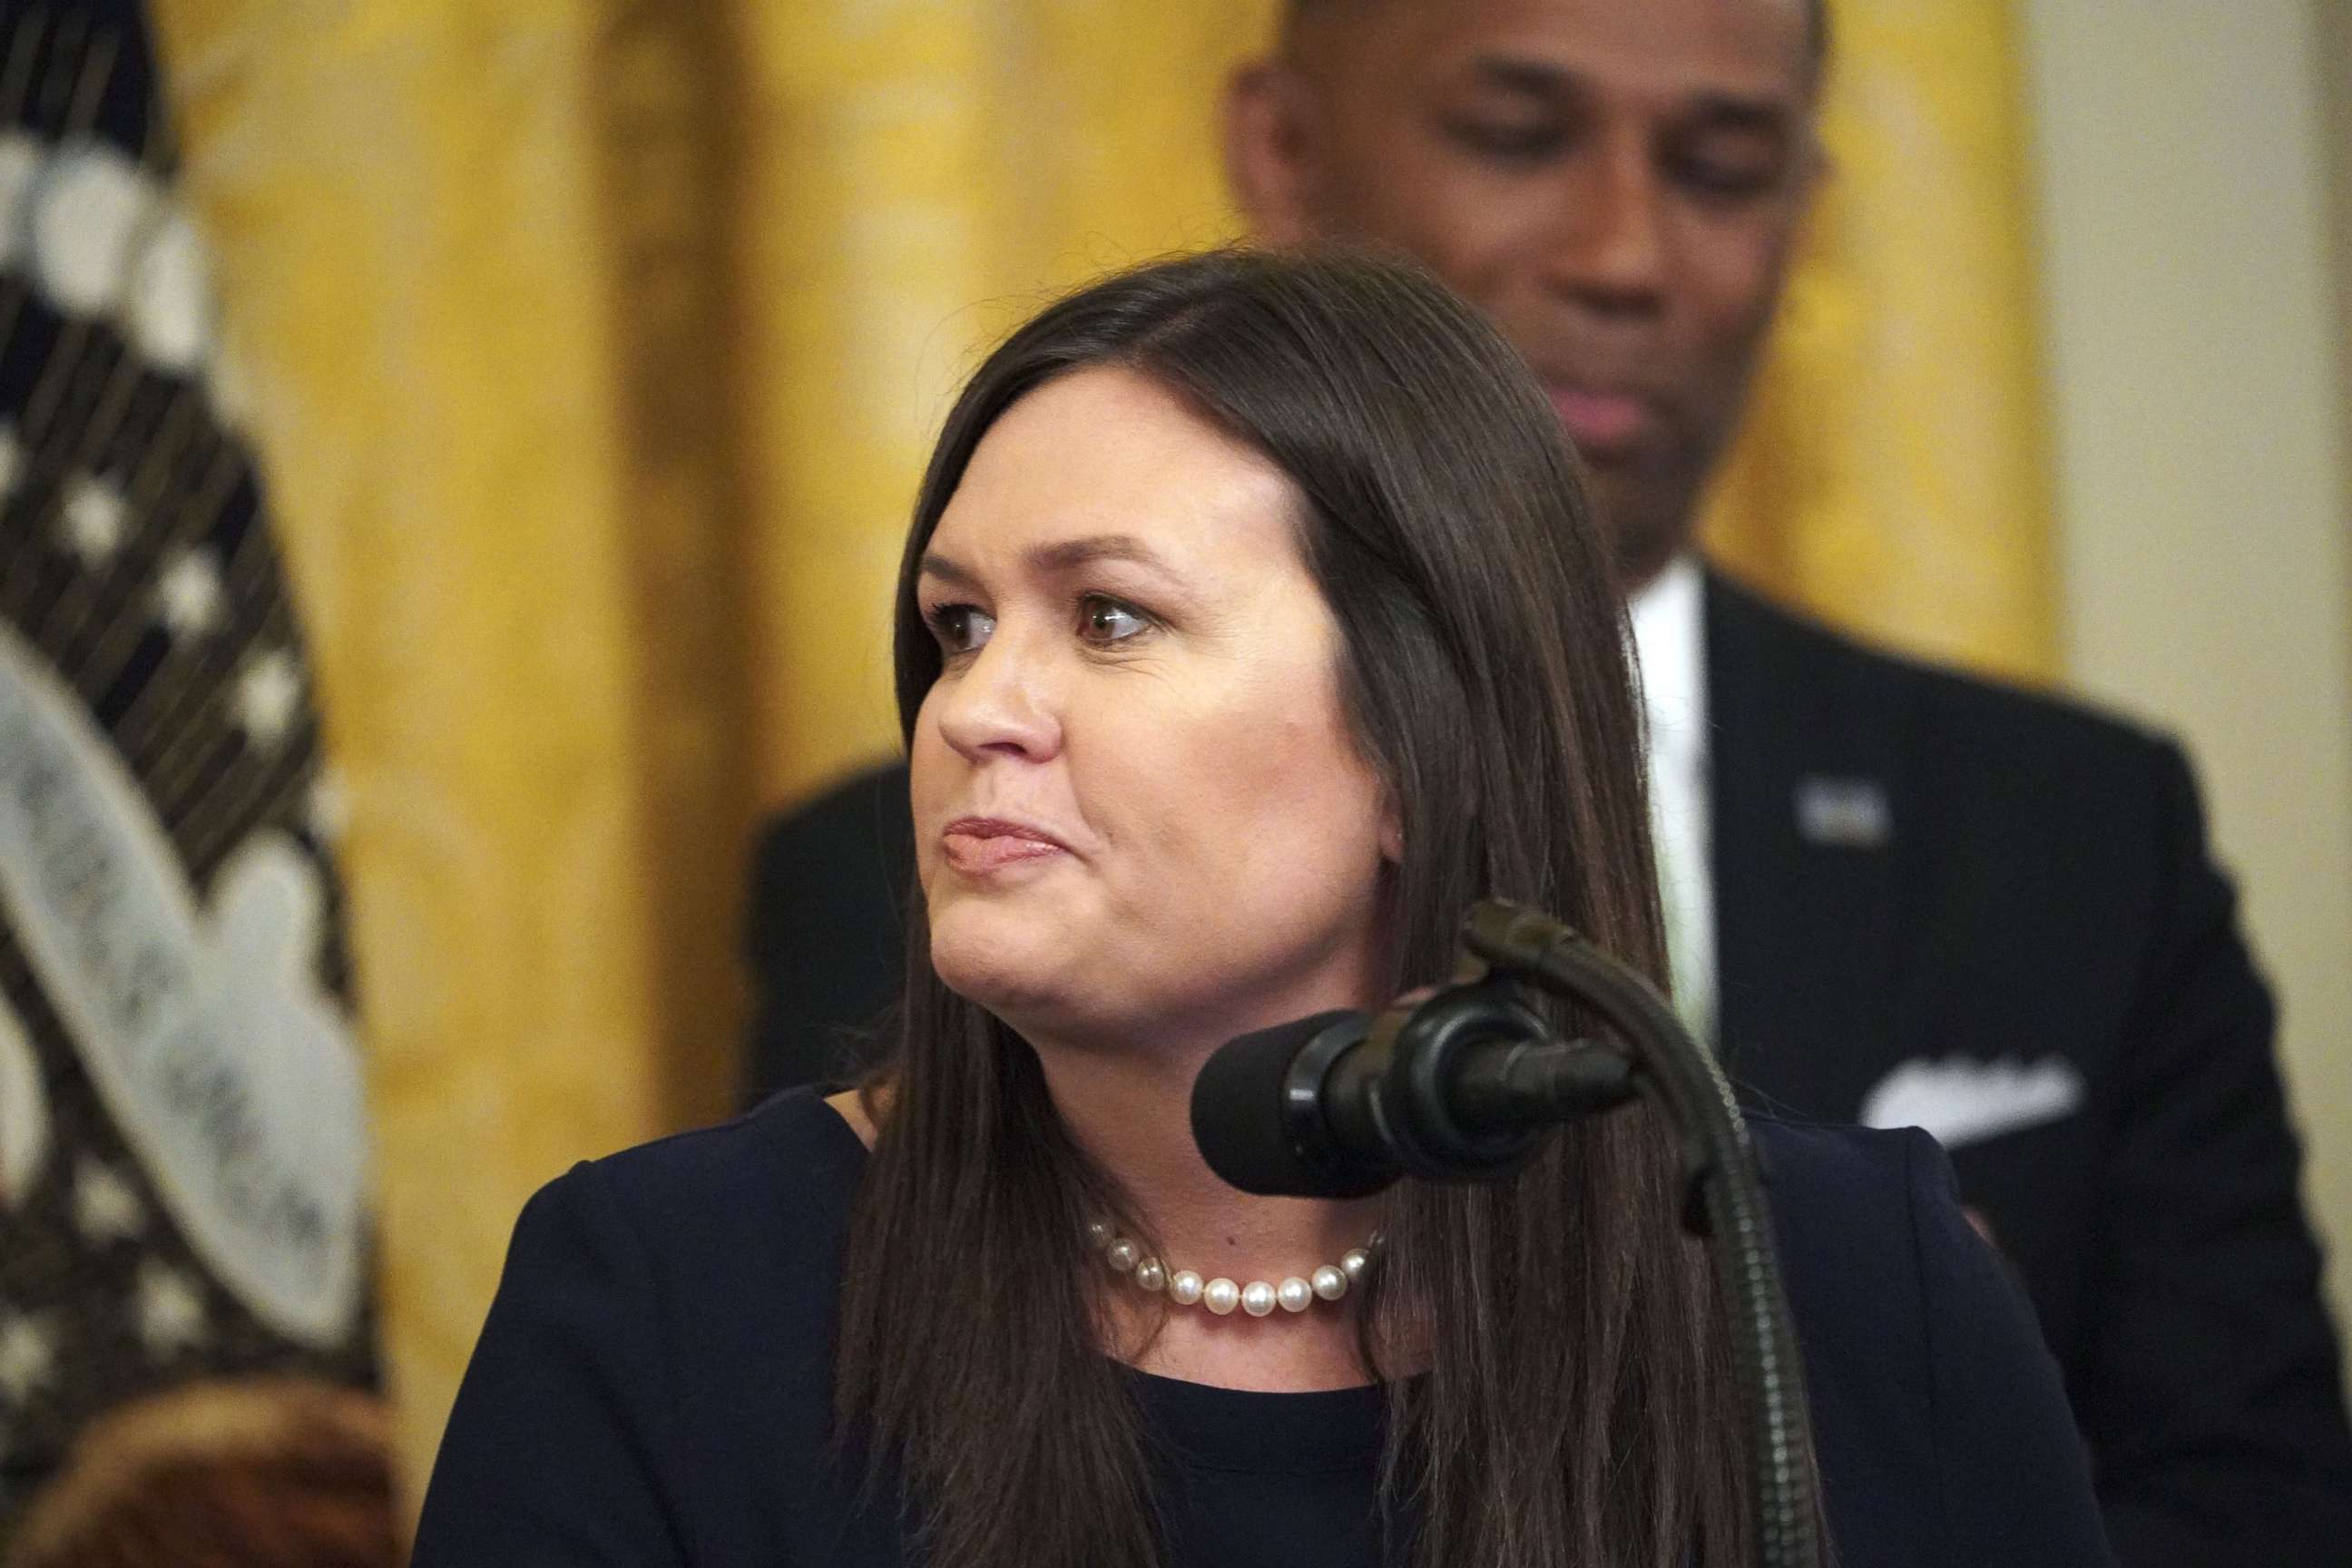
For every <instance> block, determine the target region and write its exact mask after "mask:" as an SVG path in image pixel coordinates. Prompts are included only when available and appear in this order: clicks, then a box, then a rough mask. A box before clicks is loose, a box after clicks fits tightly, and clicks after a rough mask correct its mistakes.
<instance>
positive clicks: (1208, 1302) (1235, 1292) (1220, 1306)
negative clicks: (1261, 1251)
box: [1201, 1276, 1242, 1318]
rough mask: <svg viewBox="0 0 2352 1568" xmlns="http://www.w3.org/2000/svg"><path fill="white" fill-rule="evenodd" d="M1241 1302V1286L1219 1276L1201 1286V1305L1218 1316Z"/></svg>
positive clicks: (1221, 1315)
mask: <svg viewBox="0 0 2352 1568" xmlns="http://www.w3.org/2000/svg"><path fill="white" fill-rule="evenodd" d="M1241 1304H1242V1288H1241V1287H1240V1286H1238V1285H1236V1284H1234V1282H1233V1281H1232V1280H1230V1279H1224V1278H1223V1277H1222V1276H1220V1277H1219V1278H1217V1279H1212V1280H1210V1281H1209V1282H1208V1283H1207V1284H1206V1285H1203V1286H1202V1287H1201V1305H1202V1306H1204V1307H1206V1308H1208V1309H1209V1310H1211V1311H1212V1312H1214V1313H1216V1314H1217V1316H1219V1317H1220V1318H1222V1317H1223V1316H1224V1315H1225V1314H1226V1313H1228V1312H1230V1311H1232V1310H1234V1308H1235V1307H1238V1306H1240V1305H1241Z"/></svg>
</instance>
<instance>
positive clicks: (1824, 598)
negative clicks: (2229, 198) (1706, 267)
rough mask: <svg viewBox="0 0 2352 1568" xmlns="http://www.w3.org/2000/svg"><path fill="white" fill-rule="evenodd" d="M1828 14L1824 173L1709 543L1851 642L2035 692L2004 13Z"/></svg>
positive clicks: (2037, 634)
mask: <svg viewBox="0 0 2352 1568" xmlns="http://www.w3.org/2000/svg"><path fill="white" fill-rule="evenodd" d="M1832 14H1833V16H1834V17H1835V21H1836V37H1837V58H1836V59H1835V61H1834V62H1833V64H1832V78H1831V82H1830V89H1829V94H1828V97H1827V100H1826V101H1825V104H1824V112H1823V116H1822V121H1823V122H1822V135H1823V139H1824V141H1825V142H1826V143H1827V147H1828V151H1829V154H1830V160H1831V173H1830V177H1829V179H1828V181H1827V183H1826V184H1825V185H1824V186H1823V189H1822V199H1821V203H1820V205H1819V206H1818V208H1817V209H1816V210H1815V213H1814V216H1813V222H1812V225H1811V232H1810V233H1809V235H1808V237H1807V245H1806V247H1805V251H1804V256H1803V260H1802V265H1801V266H1800V267H1799V268H1798V269H1797V272H1796V274H1795V276H1794V278H1793V279H1791V281H1790V288H1789V293H1788V297H1787V299H1786V300H1785V301H1784V304H1783V309H1782V312H1781V319H1780V322H1779V324H1778V329H1777V331H1776V335H1775V339H1774V342H1773V345H1772V351H1771V353H1770V354H1769V356H1768V359H1767V362H1766V363H1765V365H1764V368H1763V370H1762V371H1761V373H1760V374H1759V377H1758V382H1757V386H1756V392H1755V396H1754V398H1753V399H1752V401H1751V403H1750V405H1749V411H1748V425H1747V427H1746V429H1745V430H1744V431H1743V432H1742V435H1741V439H1740V442H1739V445H1738V449H1737V450H1736V451H1735V452H1734V453H1733V454H1732V458H1731V460H1730V462H1729V463H1728V464H1727V468H1726V470H1725V472H1724V473H1723V475H1722V476H1721V477H1720V479H1719V481H1718V483H1717V486H1716V489H1715V493H1714V495H1713V497H1712V498H1711V504H1710V506H1709V509H1708V517H1707V521H1706V540H1707V544H1708V548H1709V549H1710V551H1711V552H1713V553H1714V554H1715V555H1716V557H1717V559H1719V560H1721V561H1723V562H1724V563H1726V564H1727V565H1729V566H1730V567H1731V568H1732V569H1733V570H1734V571H1736V572H1738V574H1741V575H1743V576H1745V577H1748V578H1749V579H1750V580H1752V581H1754V582H1756V583H1757V584H1760V585H1762V586H1763V587H1764V588H1765V589H1767V590H1768V591H1769V592H1771V593H1773V594H1775V595H1779V596H1780V597H1781V598H1784V599H1787V600H1790V601H1792V602H1794V603H1796V604H1799V605H1804V606H1807V607H1809V608H1811V609H1812V610H1814V611H1815V612H1817V613H1818V614H1820V615H1821V616H1823V617H1824V618H1825V619H1827V620H1830V621H1832V622H1833V623H1835V624H1837V625H1840V626H1846V627H1848V628H1851V629H1853V630H1854V631H1857V632H1860V633H1862V634H1864V636H1866V637H1872V638H1874V639H1876V640H1878V641H1881V642H1885V643H1887V644H1890V645H1892V646H1894V647H1902V648H1906V649H1909V650H1912V651H1914V652H1917V653H1923V654H1927V655H1930V656H1932V657H1936V658H1943V659H1946V660H1949V661H1952V662H1956V663H1959V664H1963V665H1968V666H1970V667H1973V668H1979V669H1984V670H1990V671H1992V672H1995V673H1998V674H2002V675H2007V676H2010V677H2012V678H2016V679H2025V680H2029V681H2042V680H2047V679H2051V678H2053V676H2054V675H2055V674H2056V671H2057V627H2056V616H2057V605H2056V597H2057V585H2056V583H2055V580H2054V566H2053V560H2054V554H2053V545H2052V542H2051V527H2052V512H2051V505H2052V502H2051V492H2050V479H2049V471H2048V460H2047V454H2046V450H2045V445H2044V440H2043V436H2042V408H2041V404H2040V396H2041V389H2040V382H2039V362H2038V353H2037V349H2036V342H2037V334H2036V330H2035V319H2036V318H2035V285H2034V278H2033V260H2032V224H2031V219H2030V212H2031V203H2030V184H2029V176H2028V170H2027V163H2026V154H2027V127H2026V125H2025V123H2024V121H2023V119H2022V117H2021V108H2020V101H2021V100H2020V92H2021V86H2020V79H2019V67H2018V64H2017V58H2016V47H2017V45H2016V36H2015V35H2016V29H2015V26H2014V23H2013V21H2012V18H2011V10H2010V7H2009V6H2008V5H1984V4H1982V3H1981V0H1853V3H1850V4H1845V5H1836V4H1834V3H1833V4H1832Z"/></svg>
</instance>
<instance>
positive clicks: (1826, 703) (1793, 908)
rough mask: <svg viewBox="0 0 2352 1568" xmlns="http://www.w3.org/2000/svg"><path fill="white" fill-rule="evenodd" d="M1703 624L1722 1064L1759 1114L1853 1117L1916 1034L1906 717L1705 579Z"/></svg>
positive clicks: (1916, 827)
mask: <svg viewBox="0 0 2352 1568" xmlns="http://www.w3.org/2000/svg"><path fill="white" fill-rule="evenodd" d="M1872 662H1873V661H1870V660H1867V659H1861V658H1855V657H1853V654H1852V653H1851V651H1850V650H1848V649H1847V648H1845V647H1844V646H1843V644H1842V643H1840V642H1839V641H1837V640H1836V639H1835V638H1833V637H1830V636H1829V635H1828V634H1826V633H1824V632H1822V631H1821V630H1819V629H1818V628H1815V627H1812V626H1807V625H1806V624H1804V623H1803V622H1801V621H1798V620H1796V619H1794V618H1793V617H1791V616H1787V615H1785V614H1783V613H1782V612H1780V611H1779V610H1776V609H1774V608H1772V607H1771V606H1769V605H1766V604H1764V603H1763V602H1762V601H1761V600H1759V599H1758V598H1756V597H1755V596H1754V595H1750V594H1748V593H1746V592H1745V591H1743V590H1741V589H1739V588H1738V587H1737V586H1735V585H1733V584H1729V583H1727V582H1726V581H1725V580H1724V579H1723V578H1722V577H1721V576H1719V575H1717V574H1715V573H1713V572H1710V573H1709V574H1708V575H1707V580H1706V672H1707V708H1708V716H1709V721H1710V722H1709V730H1710V741H1711V750H1710V754H1709V769H1710V773H1711V775H1712V779H1711V783H1712V811H1713V822H1712V825H1711V830H1712V834H1713V856H1712V858H1713V869H1714V876H1715V908H1716V942H1717V948H1716V952H1717V973H1718V977H1719V981H1720V992H1721V995H1720V1003H1719V1007H1720V1012H1719V1016H1718V1029H1719V1035H1720V1038H1721V1042H1722V1048H1723V1052H1724V1059H1725V1063H1726V1066H1727V1068H1728V1070H1729V1071H1730V1073H1731V1075H1732V1077H1733V1079H1734V1081H1735V1082H1737V1083H1738V1084H1739V1085H1740V1087H1741V1089H1743V1091H1744V1093H1745V1094H1746V1095H1747V1096H1748V1098H1749V1099H1750V1100H1752V1101H1754V1102H1756V1103H1759V1104H1763V1105H1767V1106H1771V1107H1776V1108H1778V1109H1780V1110H1786V1111H1789V1112H1790V1113H1792V1114H1795V1115H1800V1116H1806V1117H1818V1118H1823V1119H1830V1120H1839V1121H1844V1120H1851V1119H1852V1118H1853V1115H1854V1113H1855V1111H1856V1110H1857V1109H1858V1108H1859V1106H1860V1104H1861V1101H1862V1097H1863V1095H1864V1093H1866V1092H1867V1090H1868V1089H1870V1087H1871V1086H1872V1085H1873V1084H1874V1083H1875V1082H1876V1081H1877V1080H1878V1079H1880V1078H1882V1077H1884V1076H1885V1073H1886V1071H1887V1070H1889V1068H1890V1067H1891V1066H1892V1064H1893V1063H1894V1062H1895V1060H1897V1059H1899V1058H1900V1057H1901V1056H1902V1055H1903V1054H1904V1047H1905V1044H1906V1039H1907V1038H1908V1037H1910V1036H1911V1034H1912V1031H1911V1030H1909V1029H1908V1028H1906V1025H1905V1020H1904V1019H1903V1018H1902V1017H1901V1013H1902V1011H1903V1009H1902V1007H1901V1003H1900V998H1901V996H1902V995H1903V994H1904V993H1905V991H1906V985H1905V983H1904V974H1903V972H1904V969H1905V967H1906V958H1907V954H1906V940H1905V938H1906V931H1907V930H1911V929H1916V927H1915V925H1914V922H1912V921H1909V920H1906V910H1905V908H1904V900H1903V897H1902V890H1903V889H1904V888H1905V887H1906V885H1909V886H1915V887H1916V885H1917V884H1916V880H1910V881H1908V882H1907V883H1906V868H1908V867H1910V866H1912V865H1914V864H1915V863H1916V858H1917V857H1918V856H1919V855H1920V854H1921V853H1923V852H1924V847H1923V846H1922V845H1921V844H1920V842H1919V841H1920V840H1921V838H1922V837H1924V832H1923V830H1924V827H1925V825H1924V824H1921V823H1918V822H1915V821H1910V820H1906V810H1907V809H1908V808H1910V807H1912V806H1914V805H1916V799H1915V798H1914V797H1913V796H1912V795H1911V793H1910V792H1907V791H1906V789H1905V787H1904V784H1905V780H1904V779H1903V778H1902V777H1901V771H1900V765H1899V764H1900V758H1901V753H1902V751H1903V748H1902V746H1901V744H1900V737H1901V734H1902V731H1903V727H1904V725H1905V723H1906V714H1905V713H1904V712H1903V711H1901V708H1900V699H1899V696H1898V694H1897V693H1895V692H1894V691H1892V690H1890V689H1885V687H1884V683H1882V682H1875V681H1874V679H1873V677H1874V673H1875V672H1874V670H1873V668H1871V666H1872Z"/></svg>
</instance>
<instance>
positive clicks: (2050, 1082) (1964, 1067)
mask: <svg viewBox="0 0 2352 1568" xmlns="http://www.w3.org/2000/svg"><path fill="white" fill-rule="evenodd" d="M2082 1108H2083V1075H2082V1074H2081V1073H2079V1072H2077V1071H2076V1070H2075V1069H2074V1063H2072V1062H2070V1061H2068V1060H2066V1058H2063V1057H2044V1058H2042V1060H2040V1061H2038V1062H2034V1063H2032V1065H2030V1066H2029V1065H2026V1064H2024V1063H2021V1062H2019V1061H2018V1060H2017V1059H2016V1058H2012V1057H2003V1058H2001V1059H2000V1060H1999V1061H1990V1062H1987V1061H1979V1060H1977V1059H1975V1058H1971V1057H1958V1056H1955V1057H1946V1058H1943V1059H1942V1060H1940V1061H1927V1060H1918V1061H1907V1062H1905V1063H1904V1064H1903V1065H1902V1066H1901V1067H1899V1068H1895V1070H1894V1071H1893V1072H1891V1073H1888V1074H1887V1075H1886V1077H1885V1078H1884V1079H1881V1080H1880V1081H1879V1084H1878V1087H1877V1088H1875V1089H1872V1090H1871V1091H1870V1093H1869V1095H1868V1096H1867V1097H1866V1098H1864V1100H1863V1102H1862V1123H1863V1125H1864V1126H1865V1127H1920V1128H1925V1129H1926V1130H1927V1131H1928V1132H1930V1133H1932V1134H1933V1135H1934V1136H1935V1139H1936V1141H1937V1142H1939V1143H1941V1144H1943V1145H1944V1147H1945V1148H1947V1149H1956V1148H1958V1147H1959V1146H1960V1145H1961V1144H1963V1143H1980V1142H1984V1141H1985V1140H1986V1139H1988V1138H1998V1137H2000V1135H2001V1134H2003V1133H2006V1132H2021V1131H2024V1130H2025V1129H2027V1128H2029V1127H2041V1126H2044V1125H2046V1124H2048V1123H2050V1122H2053V1121H2063V1120H2065V1119H2066V1118H2067V1117H2069V1116H2072V1115H2074V1112H2076V1111H2077V1110H2081V1109H2082Z"/></svg>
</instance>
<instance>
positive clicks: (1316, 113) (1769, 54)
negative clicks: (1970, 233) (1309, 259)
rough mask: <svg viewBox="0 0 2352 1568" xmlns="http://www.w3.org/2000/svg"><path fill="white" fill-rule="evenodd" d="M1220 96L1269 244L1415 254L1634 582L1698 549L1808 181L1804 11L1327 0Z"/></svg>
mask: <svg viewBox="0 0 2352 1568" xmlns="http://www.w3.org/2000/svg"><path fill="white" fill-rule="evenodd" d="M1295 41H1296V45H1297V47H1296V48H1295V50H1294V51H1293V53H1292V57H1291V58H1289V59H1288V60H1287V61H1286V62H1284V63H1282V64H1279V65H1276V66H1272V67H1266V68H1259V69H1255V70H1252V71H1246V72H1244V74H1243V76H1242V77H1241V78H1239V79H1237V81H1236V83H1235V86H1234V93H1233V98H1232V101H1231V103H1230V105H1229V111H1230V114H1229V121H1228V153H1229V155H1230V161H1231V163H1232V168H1233V174H1234V182H1235V184H1236V186H1237V187H1238V191H1239V195H1240V196H1241V199H1242V201H1243V203H1244V206H1245V207H1247V208H1248V210H1249V212H1250V214H1251V216H1252V218H1253V219H1254V220H1255V223H1256V225H1257V226H1258V229H1259V232H1260V234H1261V236H1262V237H1265V238H1266V239H1268V240H1270V241H1273V242H1275V243H1277V244H1294V243H1300V242H1304V241H1308V240H1314V239H1343V240H1351V241H1358V242H1365V243H1371V244H1375V245H1382V246H1388V247H1395V248H1397V249H1401V250H1402V251H1404V252H1406V253H1407V254H1409V255H1411V256H1412V257H1414V258H1418V259H1419V260H1420V261H1421V262H1422V263H1423V265H1425V266H1427V267H1428V268H1431V269H1432V270H1433V271H1434V272H1435V273H1437V275H1438V276H1439V277H1441V278H1443V279H1445V281H1446V282H1447V283H1449V284H1451V285H1452V286H1453V287H1454V289H1456V290H1457V291H1459V292H1460V293H1462V294H1463V295H1464V296H1465V297H1466V298H1468V299H1469V300H1472V301H1473V302H1474V303H1475V304H1477V305H1478V306H1480V307H1481V308H1483V309H1484V310H1486V313H1487V314H1488V315H1489V316H1490V317H1491V318H1492V319H1493V320H1494V321H1495V322H1496V324H1497V325H1498V326H1499V327H1501V329H1502V331H1503V332H1504V333H1505V335H1506V336H1507V337H1508V338H1509V339H1510V340H1511V342H1513V343H1514V344H1516V345H1517V348H1518V350H1519V352H1520V353H1522V354H1523V355H1525V356H1526V358H1527V360H1528V363H1529V364H1530V365H1532V366H1533V367H1534V369H1535V371H1536V374H1537V375H1538V377H1539V378H1540V379H1541V381H1542V382H1543V384H1544V386H1545V388H1546V390H1548V391H1549V393H1550V394H1551V397H1552V403H1553V405H1554V406H1555V407H1556V408H1557V409H1558V410H1559V416H1560V421H1561V423H1562V425H1563V426H1565V427H1566V429H1567V431H1568V434H1569V436H1570V438H1571V439H1572V440H1573V441H1574V442H1575V444H1576V446H1577V447H1578V449H1579V450H1580V452H1581V453H1582V454H1583V456H1584V458H1585V460H1586V462H1587V464H1588V465H1589V467H1590V468H1591V473H1592V478H1593V483H1594V489H1595V491H1596V493H1597V496H1598V499H1599V500H1600V503H1601V516H1602V520H1603V521H1604V523H1605V524H1606V525H1607V526H1608V527H1609V529H1610V530H1611V531H1612V534H1613V535H1614V537H1615V542H1616V545H1617V548H1618V552H1619V555H1620V558H1621V560H1622V563H1623V565H1624V568H1625V571H1626V573H1627V575H1628V580H1629V582H1633V583H1639V582H1643V581H1646V580H1647V579H1648V578H1649V577H1651V576H1652V575H1654V574H1655V573H1656V572H1657V570H1658V569H1659V568H1660V567H1662V566H1663V565H1664V563H1665V562H1666V561H1667V559H1668V558H1670V557H1671V556H1672V555H1673V554H1674V552H1675V551H1676V550H1678V549H1680V548H1681V547H1682V546H1683V545H1684V544H1685V542H1686V541H1687V538H1688V535H1689V531H1690V529H1691V527H1692V525H1693V521H1694V517H1695V513H1696V505H1697V500H1698V494H1699V490H1700V488H1701V487H1702V485H1703V484H1704V483H1705V481H1706V476H1707V473H1708V470H1709V469H1710V468H1712V467H1713V466H1714V464H1715V462H1716V460H1717V458H1718V457H1720V455H1721V454H1722V451H1723V448H1724V447H1725V446H1726V444H1727V442H1728V441H1729V440H1730V438H1731V436H1732V433H1733V430H1734V428H1735V427H1736V426H1737V424H1738V416H1739V408H1740V404H1741V401H1742V399H1743V397H1744V396H1745V395H1746V391H1747V386H1748V377H1749V374H1750V373H1751V372H1752V371H1753V369H1754V366H1755V363H1756V356H1757V353H1758V351H1759V348H1760V346H1761V344H1762V342H1763V338H1764V332H1765V329H1766V327H1767V325H1768V324H1769V321H1770V319H1771V314H1772V309H1773V306H1774V304H1775V302H1776V300H1778V298H1779V295H1780V286H1781V281H1782V279H1783V276H1784V274H1785V272H1786V268H1787V265H1788V259H1789V255H1790V249H1791V247H1792V246H1793V244H1794V241H1795V237H1796V233H1797V229H1798V226H1799V220H1800V218H1801V215H1802V212H1803V209H1804V205H1805V198H1806V195H1807V193H1808V190H1809V188H1810V185H1811V177H1812V174H1813V170H1814V166H1815V163H1816V161H1817V154H1816V153H1815V149H1814V143H1813V140H1812V128H1811V107H1812V105H1811V97H1812V82H1811V68H1810V66H1809V63H1808V54H1807V52H1808V45H1809V40H1808V34H1807V21H1806V15H1805V8H1804V5H1802V3H1801V0H1638V3H1635V0H1327V4H1325V5H1322V6H1319V7H1316V8H1314V9H1312V10H1310V11H1309V12H1308V13H1307V16H1306V18H1305V19H1304V20H1303V22H1302V24H1301V26H1300V27H1299V29H1298V33H1297V38H1296V40H1295Z"/></svg>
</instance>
